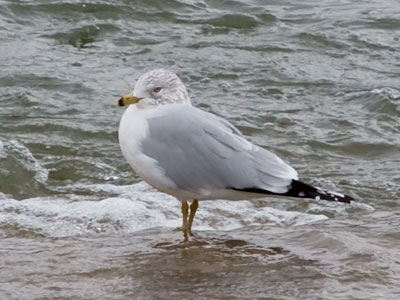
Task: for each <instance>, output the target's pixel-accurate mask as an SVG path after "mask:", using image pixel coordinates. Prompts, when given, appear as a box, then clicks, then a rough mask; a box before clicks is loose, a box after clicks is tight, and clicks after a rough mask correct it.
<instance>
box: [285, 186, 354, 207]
mask: <svg viewBox="0 0 400 300" xmlns="http://www.w3.org/2000/svg"><path fill="white" fill-rule="evenodd" d="M285 195H286V196H289V197H296V198H309V199H315V200H327V201H334V202H343V203H351V202H352V201H354V199H353V198H352V197H350V196H347V195H344V194H341V193H336V192H329V191H324V190H321V189H318V188H315V187H313V186H311V185H308V184H306V183H303V182H301V181H297V180H293V181H292V184H291V187H290V189H289V191H288V192H287V193H285Z"/></svg>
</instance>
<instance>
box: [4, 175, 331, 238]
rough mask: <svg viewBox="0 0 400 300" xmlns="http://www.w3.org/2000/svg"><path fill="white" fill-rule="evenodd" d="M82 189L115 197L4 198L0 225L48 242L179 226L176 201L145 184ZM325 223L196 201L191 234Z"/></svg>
mask: <svg viewBox="0 0 400 300" xmlns="http://www.w3.org/2000/svg"><path fill="white" fill-rule="evenodd" d="M85 188H86V189H90V190H91V191H93V192H106V193H112V194H117V195H118V196H116V197H108V198H105V199H98V198H97V197H96V196H78V195H70V196H64V197H63V198H60V197H57V198H55V197H47V198H31V199H26V200H22V201H17V200H14V199H4V200H2V201H0V226H4V225H7V224H12V225H17V226H18V228H24V229H25V230H31V231H34V232H36V233H40V234H44V235H46V236H52V237H55V236H56V237H60V236H75V235H81V234H88V233H100V232H106V233H112V232H125V233H128V232H135V231H140V230H144V229H148V228H154V227H167V228H176V227H179V226H181V222H182V221H181V209H180V202H178V201H177V200H176V199H175V198H173V197H171V196H168V195H166V194H162V193H159V192H157V191H155V190H153V189H152V188H151V187H149V186H148V185H147V184H145V183H138V184H133V185H130V186H115V185H111V184H101V185H90V186H86V187H85ZM324 219H327V217H326V216H325V215H315V214H305V213H300V212H292V211H291V212H288V211H280V210H277V209H274V208H269V207H262V208H257V207H255V206H254V205H253V204H252V203H251V202H250V201H238V202H233V201H224V200H217V201H204V202H200V208H199V210H198V211H197V214H196V219H195V222H194V225H193V226H194V227H193V228H194V231H196V230H197V231H201V230H218V231H224V230H233V229H237V228H241V227H245V226H263V225H268V226H270V225H290V226H299V225H304V224H308V223H313V222H317V221H320V220H324Z"/></svg>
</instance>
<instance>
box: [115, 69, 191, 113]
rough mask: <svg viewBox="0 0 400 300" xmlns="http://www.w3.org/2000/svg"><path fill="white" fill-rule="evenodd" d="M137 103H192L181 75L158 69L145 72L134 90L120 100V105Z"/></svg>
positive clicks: (145, 104) (151, 104) (140, 104)
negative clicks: (180, 77)
mask: <svg viewBox="0 0 400 300" xmlns="http://www.w3.org/2000/svg"><path fill="white" fill-rule="evenodd" d="M135 103H137V105H138V106H141V107H148V106H156V105H165V104H174V103H190V99H189V94H188V92H187V90H186V87H185V85H184V84H183V82H182V81H181V80H180V79H179V77H178V76H177V75H176V74H175V73H173V72H171V71H168V70H164V69H156V70H152V71H149V72H147V73H144V74H143V75H142V76H140V78H139V79H138V81H137V82H136V85H135V88H134V89H133V91H132V92H131V93H130V94H128V95H125V96H123V97H122V98H121V99H119V101H118V104H117V105H118V106H125V105H129V104H135Z"/></svg>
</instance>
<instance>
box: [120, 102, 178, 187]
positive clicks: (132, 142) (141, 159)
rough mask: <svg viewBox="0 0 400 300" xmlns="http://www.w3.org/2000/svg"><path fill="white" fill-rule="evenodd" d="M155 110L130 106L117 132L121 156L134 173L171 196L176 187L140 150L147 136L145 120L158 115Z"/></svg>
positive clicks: (153, 161) (147, 126)
mask: <svg viewBox="0 0 400 300" xmlns="http://www.w3.org/2000/svg"><path fill="white" fill-rule="evenodd" d="M158 113H159V112H157V108H151V109H138V108H137V107H136V105H130V106H129V107H128V108H127V109H126V111H125V113H124V114H123V116H122V118H121V122H120V124H119V130H118V138H119V144H120V147H121V151H122V154H123V155H124V157H125V159H126V160H127V161H128V163H129V164H130V166H131V167H132V168H133V169H134V170H135V172H136V173H137V174H138V175H139V176H140V177H141V178H142V179H143V180H144V181H146V182H147V183H148V184H150V185H152V186H153V187H155V188H157V189H158V190H161V191H163V192H166V193H169V194H171V192H172V191H173V190H175V189H176V185H175V184H174V183H173V182H172V181H171V180H170V179H169V178H168V177H167V176H166V175H165V172H164V170H163V169H162V168H160V166H159V165H158V163H157V161H156V160H154V159H153V158H151V157H149V156H146V155H145V154H144V153H143V152H142V149H141V144H142V141H143V139H144V138H145V137H146V136H147V135H148V134H149V125H148V121H147V119H148V118H150V117H152V116H154V115H156V114H158Z"/></svg>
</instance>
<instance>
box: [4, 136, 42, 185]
mask: <svg viewBox="0 0 400 300" xmlns="http://www.w3.org/2000/svg"><path fill="white" fill-rule="evenodd" d="M2 149H4V150H2ZM10 153H14V154H16V155H17V156H18V157H19V161H20V162H21V163H22V164H23V167H24V168H25V169H26V170H27V171H30V172H34V173H35V180H36V181H38V182H39V183H45V182H46V181H47V179H48V177H49V170H47V169H46V168H44V167H43V166H42V165H41V164H40V163H39V161H38V160H37V159H36V158H35V157H34V156H33V154H32V152H31V151H29V149H28V148H27V147H26V146H25V145H24V144H22V143H20V142H18V141H16V140H10V141H8V142H5V144H2V145H1V146H0V157H1V158H5V157H7V155H8V154H10Z"/></svg>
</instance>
